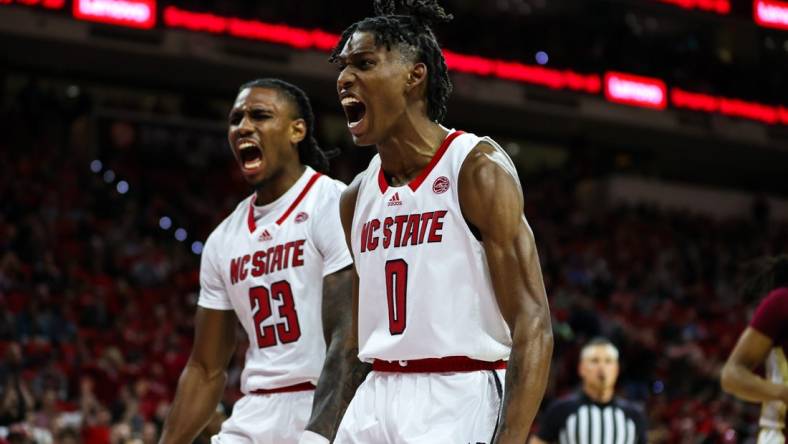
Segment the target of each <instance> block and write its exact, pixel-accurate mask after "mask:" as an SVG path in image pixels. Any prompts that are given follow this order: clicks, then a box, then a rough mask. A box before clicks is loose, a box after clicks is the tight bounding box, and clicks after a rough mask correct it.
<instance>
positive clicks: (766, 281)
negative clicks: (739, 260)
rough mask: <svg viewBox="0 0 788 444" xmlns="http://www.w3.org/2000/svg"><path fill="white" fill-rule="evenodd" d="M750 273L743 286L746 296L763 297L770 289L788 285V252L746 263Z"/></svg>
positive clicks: (747, 270)
mask: <svg viewBox="0 0 788 444" xmlns="http://www.w3.org/2000/svg"><path fill="white" fill-rule="evenodd" d="M744 268H745V272H746V274H747V275H748V276H747V277H746V278H745V282H744V285H743V286H742V294H743V295H744V296H745V297H746V298H758V299H760V298H763V297H764V296H765V295H766V294H767V293H769V292H770V291H772V290H774V289H776V288H780V287H787V286H788V254H780V255H777V256H767V257H762V258H760V259H756V260H754V261H750V262H748V263H746V264H744Z"/></svg>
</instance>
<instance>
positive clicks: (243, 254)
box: [198, 167, 352, 394]
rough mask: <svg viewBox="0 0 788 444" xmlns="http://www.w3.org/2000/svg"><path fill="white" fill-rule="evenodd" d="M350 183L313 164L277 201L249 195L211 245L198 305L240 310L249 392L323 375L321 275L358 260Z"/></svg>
mask: <svg viewBox="0 0 788 444" xmlns="http://www.w3.org/2000/svg"><path fill="white" fill-rule="evenodd" d="M344 188H345V185H344V184H343V183H341V182H339V181H336V180H333V179H331V178H329V177H326V176H323V175H321V174H319V173H316V172H315V171H314V170H312V169H311V168H308V167H307V168H306V171H305V172H304V174H303V175H302V176H301V178H299V179H298V181H296V183H295V184H294V185H293V186H292V187H291V188H290V189H289V190H288V191H287V192H286V193H285V194H283V195H282V196H280V197H279V198H278V199H277V200H276V201H274V202H272V203H270V204H268V205H265V206H263V207H258V206H255V205H254V200H255V195H252V196H250V197H248V198H246V199H244V200H243V201H242V202H241V203H240V204H239V205H238V207H237V208H236V209H235V211H233V213H232V214H230V216H228V217H227V219H225V220H224V221H223V222H222V223H221V224H219V226H218V227H217V228H216V229H215V230H214V231H213V233H211V235H210V237H209V238H208V241H207V242H206V244H205V248H204V250H203V256H202V264H201V268H200V287H201V289H200V299H199V302H198V304H199V305H200V306H201V307H205V308H209V309H215V310H234V311H235V314H236V315H237V316H238V319H239V321H240V322H241V325H242V326H243V328H244V330H246V333H247V335H248V336H249V349H248V350H247V352H246V363H245V366H244V370H243V374H242V377H241V390H242V391H243V392H244V393H247V394H248V393H249V392H251V391H254V390H257V389H273V388H280V387H287V386H290V385H295V384H300V383H304V382H312V383H316V382H317V379H318V377H319V376H320V370H321V369H322V367H323V360H324V358H325V351H326V344H325V340H324V336H323V322H322V317H321V308H322V302H323V277H324V276H326V275H328V274H330V273H333V272H336V271H338V270H340V269H342V268H344V267H347V266H348V265H350V264H351V263H352V261H351V258H350V254H349V253H348V251H347V244H346V242H345V237H344V232H343V230H342V224H341V221H340V219H339V196H340V194H341V193H342V190H343V189H344Z"/></svg>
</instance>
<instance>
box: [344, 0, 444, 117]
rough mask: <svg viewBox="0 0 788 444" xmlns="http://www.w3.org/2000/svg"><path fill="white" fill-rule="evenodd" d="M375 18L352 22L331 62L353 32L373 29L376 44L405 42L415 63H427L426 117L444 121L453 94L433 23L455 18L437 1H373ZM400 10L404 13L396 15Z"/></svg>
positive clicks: (389, 48) (403, 43) (392, 44)
mask: <svg viewBox="0 0 788 444" xmlns="http://www.w3.org/2000/svg"><path fill="white" fill-rule="evenodd" d="M374 6H375V14H376V15H375V17H367V18H365V19H364V20H361V21H359V22H356V23H354V24H352V25H350V27H349V28H347V29H346V30H345V32H343V33H342V38H340V40H339V43H338V44H337V46H336V47H335V48H334V50H333V51H332V52H331V57H330V58H329V61H331V62H332V63H333V62H334V61H336V59H337V57H338V55H339V53H340V52H341V51H342V48H344V47H345V44H346V43H347V41H348V40H349V39H350V37H351V36H352V35H353V33H354V32H356V31H360V32H371V33H372V34H373V35H374V36H375V45H377V46H381V45H386V49H388V50H391V47H392V46H395V45H404V46H405V47H410V48H413V49H415V59H416V62H419V63H424V64H425V65H427V71H428V74H427V76H428V79H427V93H426V94H427V116H428V117H429V118H430V120H433V121H435V122H441V121H443V119H444V118H445V117H446V102H447V101H448V100H449V94H451V89H452V86H451V80H450V79H449V70H448V68H447V67H446V60H445V59H444V58H443V52H442V51H441V48H440V45H438V41H437V39H436V38H435V34H433V32H432V29H431V28H430V24H432V23H436V22H437V23H443V22H448V21H450V20H452V19H453V18H454V17H453V16H452V15H451V14H447V13H446V11H444V10H443V8H442V7H441V6H440V5H439V4H438V2H437V1H436V0H374ZM397 10H401V11H402V14H397Z"/></svg>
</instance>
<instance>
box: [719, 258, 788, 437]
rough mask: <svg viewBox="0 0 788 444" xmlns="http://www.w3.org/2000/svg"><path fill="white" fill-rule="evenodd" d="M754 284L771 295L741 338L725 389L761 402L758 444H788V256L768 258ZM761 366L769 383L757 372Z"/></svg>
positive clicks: (724, 378) (727, 366)
mask: <svg viewBox="0 0 788 444" xmlns="http://www.w3.org/2000/svg"><path fill="white" fill-rule="evenodd" d="M753 283H754V284H755V285H754V287H756V288H757V290H755V291H756V292H758V293H761V294H763V293H765V292H767V291H768V292H769V293H768V294H767V295H766V297H765V298H764V299H763V300H762V301H761V303H760V304H759V305H758V308H757V309H756V310H755V314H754V315H753V317H752V320H751V321H750V325H749V327H747V329H745V330H744V332H743V333H742V334H741V336H740V337H739V342H738V343H737V344H736V347H735V348H734V349H733V351H732V352H731V355H730V357H729V358H728V362H726V363H725V367H724V368H723V370H722V387H723V389H725V391H727V392H728V393H731V394H733V395H736V396H737V397H739V398H741V399H744V400H745V401H751V402H760V403H762V404H763V408H762V409H761V419H760V423H759V425H760V427H761V430H760V433H759V434H758V444H785V441H786V440H785V425H786V424H785V419H786V405H788V360H786V354H788V255H782V256H778V257H775V258H768V259H766V260H765V261H764V263H763V269H762V270H759V271H758V272H757V274H756V278H755V279H754V281H753ZM761 365H763V368H764V370H765V372H766V374H765V376H766V377H765V378H764V377H761V376H759V375H757V374H756V373H755V372H754V370H755V369H756V368H758V367H760V366H761Z"/></svg>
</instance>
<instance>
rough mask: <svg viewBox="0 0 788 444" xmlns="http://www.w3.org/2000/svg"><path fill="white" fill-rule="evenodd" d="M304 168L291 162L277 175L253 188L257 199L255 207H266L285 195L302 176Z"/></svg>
mask: <svg viewBox="0 0 788 444" xmlns="http://www.w3.org/2000/svg"><path fill="white" fill-rule="evenodd" d="M305 169H306V167H305V166H304V165H301V164H300V163H297V162H293V163H292V164H291V165H287V166H285V167H284V168H282V170H281V171H279V172H278V173H277V174H275V175H273V176H271V177H269V178H268V179H265V180H264V181H262V182H260V183H258V184H257V186H255V191H256V192H257V199H255V201H254V204H255V205H258V206H259V205H266V204H269V203H271V202H273V201H275V200H276V199H279V198H280V197H281V196H282V195H283V194H285V193H286V192H287V191H288V190H289V189H290V188H292V187H293V185H294V184H295V183H296V182H297V181H298V179H300V178H301V176H302V175H303V174H304V170H305Z"/></svg>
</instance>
